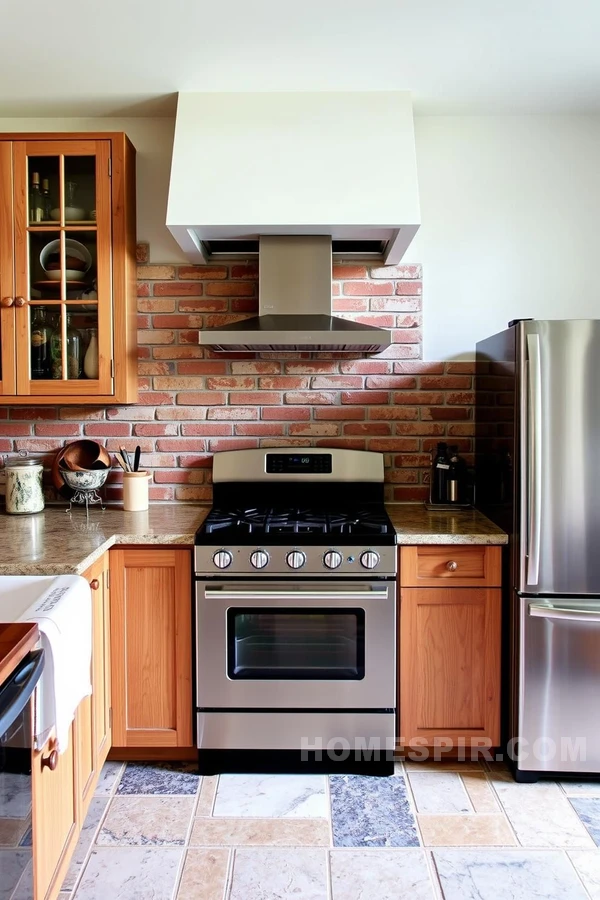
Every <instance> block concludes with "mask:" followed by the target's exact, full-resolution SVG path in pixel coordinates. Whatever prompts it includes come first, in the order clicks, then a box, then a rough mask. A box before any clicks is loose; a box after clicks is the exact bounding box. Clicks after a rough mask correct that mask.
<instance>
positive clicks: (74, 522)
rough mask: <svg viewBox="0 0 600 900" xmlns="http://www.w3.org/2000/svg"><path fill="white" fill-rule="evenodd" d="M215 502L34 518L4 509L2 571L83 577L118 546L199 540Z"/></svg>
mask: <svg viewBox="0 0 600 900" xmlns="http://www.w3.org/2000/svg"><path fill="white" fill-rule="evenodd" d="M209 509H210V507H209V506H192V505H189V504H186V503H179V504H177V503H173V504H152V505H151V506H150V509H148V510H146V511H144V512H124V511H123V510H122V509H116V508H115V509H111V508H108V509H106V510H104V512H103V511H102V510H100V509H90V513H89V518H88V519H86V515H85V510H84V509H75V510H73V512H72V513H69V512H67V511H66V510H65V509H64V508H62V507H47V508H46V509H45V510H44V512H41V513H37V515H34V516H11V515H8V514H7V513H3V514H2V513H0V548H1V549H0V575H81V574H82V573H83V572H85V570H86V569H87V568H89V566H91V564H92V563H93V562H95V561H96V560H97V559H99V557H101V556H102V554H103V553H104V552H105V551H106V550H108V549H109V547H112V546H113V545H114V544H129V545H132V544H179V545H181V544H183V545H186V544H187V545H188V546H191V545H192V544H193V543H194V534H195V532H196V529H197V528H199V526H200V525H201V524H202V522H203V521H204V519H205V518H206V514H207V513H208V510H209Z"/></svg>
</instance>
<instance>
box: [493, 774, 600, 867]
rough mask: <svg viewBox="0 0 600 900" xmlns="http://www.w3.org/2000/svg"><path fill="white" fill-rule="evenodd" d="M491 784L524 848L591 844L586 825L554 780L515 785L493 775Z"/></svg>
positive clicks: (568, 846) (590, 845)
mask: <svg viewBox="0 0 600 900" xmlns="http://www.w3.org/2000/svg"><path fill="white" fill-rule="evenodd" d="M491 783H492V785H493V787H494V790H495V792H496V795H497V797H498V799H499V801H500V804H501V806H502V807H503V808H504V811H505V812H506V815H507V816H508V818H509V820H510V824H511V825H512V827H513V828H514V830H515V834H516V835H517V838H518V840H519V843H520V844H521V845H522V846H523V847H539V848H545V847H556V848H560V849H563V850H569V849H571V848H573V849H575V848H581V849H585V848H587V847H589V848H590V849H591V848H592V847H594V842H593V840H592V838H591V837H590V836H589V834H588V832H587V830H586V828H585V825H583V823H582V822H581V820H580V819H579V817H578V815H577V813H576V812H575V810H574V809H573V807H572V806H571V804H570V803H569V801H568V799H567V797H565V795H564V793H563V791H562V790H561V788H560V787H559V786H558V785H557V784H555V783H554V782H551V781H540V782H538V783H537V784H517V783H516V782H515V781H513V780H512V779H509V778H504V777H501V778H498V777H497V776H496V775H493V776H492V780H491Z"/></svg>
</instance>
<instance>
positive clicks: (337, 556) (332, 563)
mask: <svg viewBox="0 0 600 900" xmlns="http://www.w3.org/2000/svg"><path fill="white" fill-rule="evenodd" d="M343 560H344V557H343V556H342V554H341V553H340V552H339V550H328V551H327V553H326V554H325V556H324V557H323V562H324V563H325V565H326V566H327V568H328V569H337V568H338V567H339V566H341V564H342V562H343Z"/></svg>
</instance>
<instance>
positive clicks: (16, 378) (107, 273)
mask: <svg viewBox="0 0 600 900" xmlns="http://www.w3.org/2000/svg"><path fill="white" fill-rule="evenodd" d="M111 143H112V142H111V140H83V139H81V140H79V139H72V140H23V141H19V140H13V141H12V142H10V143H9V142H0V154H1V155H0V169H1V174H0V178H2V182H1V183H0V187H2V188H5V189H4V190H2V195H3V196H4V198H5V202H4V203H3V202H2V200H1V199H0V205H1V206H2V210H1V213H0V285H1V292H0V293H1V299H0V302H1V304H2V307H1V308H2V315H1V317H0V329H1V331H0V340H1V341H2V373H1V379H2V380H1V384H2V391H3V394H4V395H6V394H11V393H15V392H16V394H17V395H18V396H19V397H24V398H25V397H31V398H34V397H35V398H37V399H38V400H39V399H40V398H48V400H50V398H53V399H54V401H55V402H64V401H67V402H68V398H71V397H72V398H73V399H74V400H77V399H79V400H80V401H82V400H86V399H89V400H91V401H92V402H93V401H94V399H97V400H100V399H102V398H107V399H109V398H114V399H115V401H116V402H119V400H123V401H127V402H130V401H131V399H135V397H134V396H133V394H134V392H135V386H134V381H135V368H134V367H135V333H134V327H135V326H134V321H133V317H132V314H131V312H132V311H131V304H132V303H135V297H133V298H132V297H131V296H130V294H131V292H132V288H133V294H135V290H134V284H133V280H132V278H131V277H130V276H131V272H132V266H133V267H134V266H135V230H134V229H132V228H131V219H130V221H129V228H128V227H127V222H115V210H114V208H113V206H114V203H113V200H114V196H113V183H112V165H113V159H112V152H111V151H112V146H111ZM129 146H130V145H129ZM122 176H123V172H122V171H121V177H122ZM9 185H12V191H11V190H9V191H8V195H7V194H6V189H7V188H8V187H9ZM127 196H128V195H127V192H126V191H125V190H123V192H122V197H121V202H122V204H123V206H122V207H119V215H121V216H123V214H124V212H125V214H128V215H129V216H130V217H131V216H133V215H134V210H128V211H124V207H125V206H126V204H127ZM132 196H133V194H132V192H129V197H132ZM9 198H10V202H11V206H12V208H11V209H10V211H9V209H8V206H9V203H8V200H9ZM130 203H131V201H130ZM5 207H6V208H5ZM116 241H120V245H119V246H117V245H116ZM5 267H6V270H7V271H6V273H4V269H5ZM11 267H12V289H11V286H10V283H9V282H10V269H11ZM123 269H126V270H127V271H121V270H123ZM117 270H119V271H117ZM11 330H12V331H13V332H14V333H13V334H12V335H11ZM5 332H6V334H5ZM117 332H118V336H117ZM11 348H12V351H11ZM11 352H12V356H11ZM119 356H120V357H122V358H119ZM13 357H14V358H13ZM119 366H122V367H123V369H122V371H121V373H120V377H121V383H120V385H119V384H118V385H117V388H115V370H116V368H117V367H119ZM124 374H126V375H127V383H126V385H125V382H124V381H123V375H124ZM124 386H125V389H124V390H123V388H124ZM119 395H121V396H119Z"/></svg>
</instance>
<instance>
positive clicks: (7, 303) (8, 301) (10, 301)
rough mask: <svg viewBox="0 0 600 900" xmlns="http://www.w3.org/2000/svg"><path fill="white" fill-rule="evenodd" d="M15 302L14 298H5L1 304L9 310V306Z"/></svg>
mask: <svg viewBox="0 0 600 900" xmlns="http://www.w3.org/2000/svg"><path fill="white" fill-rule="evenodd" d="M14 302H15V299H14V297H3V298H2V300H1V301H0V303H2V306H4V307H6V309H8V307H9V306H12V305H13V303H14Z"/></svg>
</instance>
